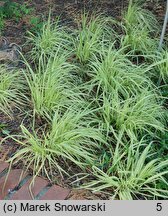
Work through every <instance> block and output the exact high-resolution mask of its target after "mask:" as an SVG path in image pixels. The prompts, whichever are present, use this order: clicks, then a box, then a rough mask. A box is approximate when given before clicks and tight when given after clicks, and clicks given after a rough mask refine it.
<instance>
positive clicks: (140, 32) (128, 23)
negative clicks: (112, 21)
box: [121, 1, 159, 55]
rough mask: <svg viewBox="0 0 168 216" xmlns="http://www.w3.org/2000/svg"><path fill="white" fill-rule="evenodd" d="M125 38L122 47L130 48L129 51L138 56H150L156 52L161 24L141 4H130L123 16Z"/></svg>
mask: <svg viewBox="0 0 168 216" xmlns="http://www.w3.org/2000/svg"><path fill="white" fill-rule="evenodd" d="M121 28H122V29H123V32H124V36H122V38H121V45H122V46H128V49H129V51H131V53H133V54H138V55H149V54H151V53H153V52H155V51H156V49H157V46H158V41H157V40H156V39H155V38H156V35H157V34H158V32H159V31H158V30H159V24H158V22H157V20H156V18H155V16H154V15H153V14H152V13H151V12H150V11H148V10H145V9H143V8H142V7H141V6H140V4H138V3H133V2H132V1H130V2H129V6H128V9H127V10H126V11H125V12H124V14H123V21H122V22H121Z"/></svg>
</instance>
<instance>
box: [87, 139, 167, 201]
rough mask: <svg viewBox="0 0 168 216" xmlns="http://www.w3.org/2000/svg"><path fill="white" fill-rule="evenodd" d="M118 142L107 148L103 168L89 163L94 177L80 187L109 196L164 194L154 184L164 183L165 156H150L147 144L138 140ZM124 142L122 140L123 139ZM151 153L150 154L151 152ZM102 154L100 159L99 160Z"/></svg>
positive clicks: (129, 196) (158, 195)
mask: <svg viewBox="0 0 168 216" xmlns="http://www.w3.org/2000/svg"><path fill="white" fill-rule="evenodd" d="M127 144H128V145H127V147H126V146H125V147H123V145H124V143H120V142H118V143H117V145H116V147H114V148H110V149H109V153H110V154H111V157H109V158H110V159H109V163H108V167H106V169H104V170H103V169H101V168H98V167H97V166H93V175H94V176H95V180H92V181H91V182H89V183H87V184H86V185H85V186H84V188H88V189H91V190H92V191H93V192H104V193H105V191H107V192H106V194H108V195H109V196H110V197H111V199H119V200H134V199H152V200H153V199H158V198H164V199H167V198H168V191H167V190H166V189H160V188H159V187H158V186H157V185H159V184H162V185H165V187H167V186H168V184H167V180H166V175H167V173H168V170H167V166H168V160H165V161H162V160H161V158H155V159H152V158H151V156H152V152H151V145H152V143H150V144H148V145H146V144H145V142H144V141H143V140H141V141H140V142H131V143H127ZM125 145H126V143H125ZM153 156H154V155H153ZM103 163H104V158H103V157H102V158H101V159H100V164H103Z"/></svg>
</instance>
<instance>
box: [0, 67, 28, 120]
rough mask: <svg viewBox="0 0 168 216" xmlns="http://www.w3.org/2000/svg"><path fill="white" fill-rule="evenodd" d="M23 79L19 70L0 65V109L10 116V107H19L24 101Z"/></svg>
mask: <svg viewBox="0 0 168 216" xmlns="http://www.w3.org/2000/svg"><path fill="white" fill-rule="evenodd" d="M24 88H25V86H24V81H23V77H22V75H21V72H19V71H10V72H9V71H7V69H6V68H5V67H3V66H0V111H1V112H3V113H5V114H7V115H8V116H11V114H12V107H13V108H14V107H16V108H18V109H21V107H22V106H23V105H24V103H25V97H24V95H23V93H25V92H24Z"/></svg>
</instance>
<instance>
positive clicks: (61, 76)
mask: <svg viewBox="0 0 168 216" xmlns="http://www.w3.org/2000/svg"><path fill="white" fill-rule="evenodd" d="M38 63H39V64H38V65H37V67H36V68H35V69H32V68H31V67H30V65H29V64H28V63H27V71H25V72H24V75H25V78H26V81H27V84H28V88H29V92H30V95H29V97H28V100H29V104H30V105H31V106H32V109H33V113H34V115H35V114H37V115H38V116H42V117H50V116H52V115H53V113H54V111H55V110H56V109H57V108H59V107H64V106H65V107H68V106H69V104H71V102H70V101H69V99H70V98H71V99H72V98H73V97H74V98H75V95H76V96H77V95H78V93H75V90H74V91H73V89H75V87H73V84H72V82H71V74H70V71H71V70H73V69H74V66H73V65H71V64H70V63H68V62H66V56H65V55H60V54H59V50H58V51H57V53H55V55H54V56H53V57H50V58H49V59H48V60H46V59H45V58H43V56H41V57H40V58H39V62H38ZM77 97H78V96H77Z"/></svg>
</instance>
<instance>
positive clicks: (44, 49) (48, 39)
mask: <svg viewBox="0 0 168 216" xmlns="http://www.w3.org/2000/svg"><path fill="white" fill-rule="evenodd" d="M28 33H29V36H28V37H27V39H28V40H27V42H28V43H29V44H30V45H31V46H32V49H31V51H30V52H29V54H30V57H31V60H33V61H38V59H39V57H40V56H41V55H42V56H44V57H50V56H52V55H54V53H55V52H57V50H58V49H59V52H60V53H61V54H62V53H64V50H67V49H68V47H69V45H70V39H69V36H68V30H67V28H65V27H62V26H61V25H60V24H59V19H57V20H56V21H52V20H51V17H50V15H49V18H48V20H47V22H45V23H44V25H43V27H42V30H41V31H40V32H39V33H38V34H34V33H31V32H28Z"/></svg>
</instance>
